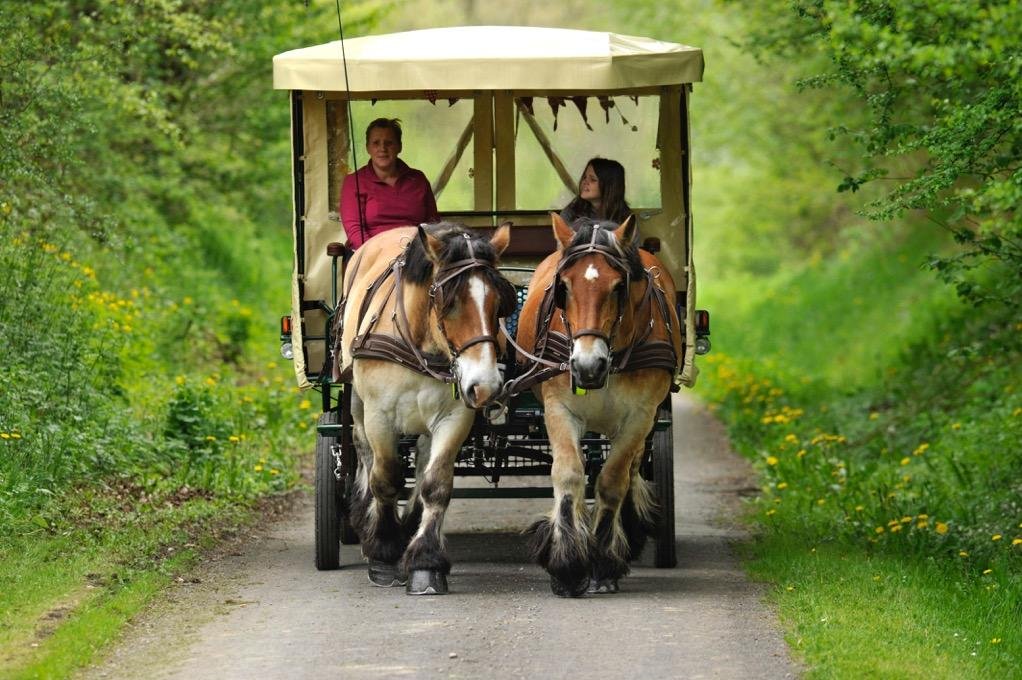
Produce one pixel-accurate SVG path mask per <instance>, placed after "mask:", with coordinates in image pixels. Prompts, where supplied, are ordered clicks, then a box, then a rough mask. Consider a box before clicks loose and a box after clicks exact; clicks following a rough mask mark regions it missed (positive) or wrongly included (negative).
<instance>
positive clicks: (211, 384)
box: [203, 377, 216, 387]
mask: <svg viewBox="0 0 1022 680" xmlns="http://www.w3.org/2000/svg"><path fill="white" fill-rule="evenodd" d="M203 382H204V383H206V384H207V385H209V386H210V387H213V386H214V385H216V380H214V379H213V378H212V377H210V378H206V379H205V380H203Z"/></svg>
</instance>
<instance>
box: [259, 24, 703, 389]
mask: <svg viewBox="0 0 1022 680" xmlns="http://www.w3.org/2000/svg"><path fill="white" fill-rule="evenodd" d="M345 74H347V75H345ZM702 75H703V55H702V51H701V50H700V49H699V48H696V47H689V46H686V45H681V44H678V43H672V42H664V41H660V40H654V39H651V38H642V37H635V36H627V35H619V34H616V33H609V32H599V31H581V30H572V29H563V28H533V27H524V26H462V27H453V28H434V29H425V30H418V31H408V32H403V33H392V34H388V35H375V36H365V37H360V38H349V39H347V40H345V41H344V43H343V51H342V43H341V42H340V41H334V42H330V43H325V44H322V45H315V46H312V47H305V48H301V49H296V50H291V51H289V52H284V53H282V54H278V55H276V56H275V57H274V58H273V86H274V88H276V89H281V90H289V91H290V92H291V113H292V120H291V122H292V129H291V133H292V160H293V169H294V177H293V179H294V185H293V187H294V203H295V213H294V218H295V219H294V236H295V267H294V277H293V280H292V318H293V319H294V320H295V323H294V332H293V338H292V339H293V343H294V347H295V350H296V351H295V357H294V359H295V361H294V363H295V372H296V375H297V378H298V384H299V385H300V386H301V387H303V388H304V387H309V386H310V384H311V383H310V379H311V380H315V381H322V380H324V379H325V376H326V375H328V373H329V372H328V371H324V370H323V368H322V367H324V366H326V365H327V362H328V360H329V356H328V353H327V351H326V346H327V345H326V342H325V340H326V339H327V334H328V324H327V321H328V319H329V316H330V314H332V310H333V308H334V304H335V299H334V298H336V288H337V279H336V277H335V275H334V269H333V267H334V265H333V264H332V262H331V259H330V258H328V257H327V256H326V255H325V249H326V245H327V244H328V243H330V242H332V241H344V240H345V238H346V237H345V234H344V230H343V228H342V226H341V224H340V222H339V218H338V215H337V212H336V207H337V194H338V191H339V187H340V184H341V182H342V180H343V178H344V176H345V175H346V174H347V173H349V172H351V171H352V169H353V168H351V167H350V166H349V163H348V157H349V154H350V152H351V149H352V142H353V140H351V139H350V138H349V132H348V126H349V123H350V122H351V121H350V119H349V117H350V115H351V114H350V109H349V108H348V107H347V106H346V104H347V103H348V102H352V101H354V102H363V103H366V102H369V103H375V102H376V101H378V100H382V101H389V100H394V101H398V100H408V101H418V100H422V101H428V102H430V103H431V104H435V102H436V100H437V98H445V99H448V101H450V102H451V104H452V105H453V104H454V103H455V102H461V104H460V106H459V108H458V110H459V111H464V110H465V109H466V108H468V109H470V115H469V117H468V119H467V126H466V127H465V128H464V130H463V132H462V133H461V134H460V135H457V140H456V142H455V144H454V148H453V151H452V154H451V156H450V158H448V160H447V162H446V164H445V165H444V166H443V167H442V168H441V171H440V172H439V173H437V175H436V176H435V177H430V180H431V181H432V182H433V186H434V191H438V190H441V189H442V188H443V186H444V184H445V183H446V182H447V180H448V179H450V176H451V172H452V171H453V170H454V169H455V167H458V164H459V162H461V158H462V156H464V158H465V163H464V165H466V166H470V167H469V170H468V173H467V174H468V177H470V178H471V180H470V181H471V185H470V191H471V196H470V197H469V199H468V200H469V201H470V202H471V209H470V210H461V211H454V212H453V213H448V212H445V208H444V205H443V204H441V206H440V211H441V214H442V215H444V216H449V214H453V217H452V219H455V220H456V221H459V222H463V223H465V224H466V225H468V226H471V227H473V228H480V229H487V228H493V226H495V225H496V224H499V223H500V221H502V220H504V219H511V220H512V221H513V222H514V225H515V226H514V231H513V236H512V243H511V247H510V248H509V250H508V252H507V253H505V256H506V259H510V258H509V257H508V256H514V257H519V258H520V259H519V260H518V261H515V262H521V263H526V264H528V263H535V262H538V261H539V259H541V257H542V256H543V255H545V254H547V253H549V252H551V251H552V249H553V247H554V243H553V239H552V236H551V233H550V217H549V213H548V212H547V211H548V210H549V209H550V208H551V207H552V206H550V205H545V204H544V205H519V203H521V202H523V201H521V200H520V199H522V198H523V196H524V195H519V193H518V192H517V186H518V184H517V182H518V176H517V174H516V165H517V164H518V163H519V162H521V161H522V160H523V159H522V158H519V153H520V152H521V147H520V146H519V144H518V142H519V135H521V136H522V137H523V138H524V137H526V136H527V135H530V134H531V135H532V136H533V137H534V138H535V140H536V143H537V145H538V148H539V152H538V153H541V154H545V156H546V159H547V160H548V161H549V164H550V166H552V167H553V168H554V169H555V170H556V173H555V175H554V181H555V182H559V183H560V184H563V185H565V186H567V187H569V188H570V190H571V191H574V186H575V182H576V179H575V177H576V172H577V170H578V168H576V167H574V165H570V164H568V165H566V164H565V163H564V162H563V159H562V158H561V157H559V155H558V152H557V151H558V150H557V149H556V148H555V146H556V144H555V143H554V142H555V141H556V140H552V139H551V137H552V136H553V135H552V133H554V132H556V131H557V129H558V128H557V125H556V116H557V108H556V106H555V104H556V105H557V106H563V105H564V101H565V100H566V99H570V100H571V101H572V102H573V103H574V104H575V105H576V106H578V105H579V101H581V102H582V103H583V104H584V102H586V101H587V100H588V99H590V98H595V99H596V100H597V102H596V103H597V104H599V105H600V106H601V107H603V109H604V111H606V112H607V114H606V115H607V116H609V111H610V109H611V108H612V107H614V102H613V98H614V97H621V96H624V97H628V98H632V99H634V100H635V103H636V106H638V101H639V100H640V99H643V100H644V101H646V102H649V103H648V104H646V105H647V106H649V107H650V108H649V109H648V110H649V111H650V112H651V114H652V116H653V120H652V122H651V123H650V125H649V126H648V127H645V128H644V130H649V131H650V132H651V134H650V135H648V136H647V137H646V139H647V140H648V144H649V153H650V155H649V156H648V157H647V158H648V160H649V161H652V163H651V167H655V168H656V171H655V177H656V178H655V180H654V181H655V183H656V185H655V188H656V191H657V195H658V201H659V202H658V203H657V204H656V205H648V206H647V205H635V204H634V203H633V205H632V207H633V212H634V214H635V215H636V218H637V219H638V221H639V227H640V234H641V235H642V236H643V237H655V238H657V239H659V240H660V242H661V249H660V252H659V254H658V256H659V258H660V260H661V262H662V263H663V265H664V267H665V268H666V269H667V271H669V272H670V273H671V275H672V277H673V278H674V281H675V284H676V286H677V293H678V296H679V302H680V304H682V305H683V306H684V308H685V309H684V316H685V329H686V333H685V344H686V350H685V357H684V362H683V366H682V370H681V375H680V377H679V381H680V382H681V383H682V384H684V385H689V386H691V385H692V384H693V382H694V380H695V377H696V374H697V369H696V366H695V364H694V356H695V352H694V342H695V331H694V316H693V314H694V308H695V293H696V290H695V270H694V267H693V263H692V253H691V236H692V218H691V207H690V206H691V201H690V185H691V173H690V166H691V158H690V152H689V140H688V134H689V120H688V102H689V96H690V92H691V88H692V83H694V82H698V81H701V80H702ZM537 98H538V99H543V98H545V99H546V101H547V102H548V104H550V106H549V107H544V110H545V109H546V108H550V109H551V110H552V111H553V116H554V125H553V128H552V130H550V129H549V128H544V127H543V126H542V125H541V124H540V122H538V121H537V117H536V113H535V111H534V109H533V107H532V101H533V99H537ZM622 103H623V102H622ZM579 110H580V111H581V112H582V113H583V119H584V117H585V113H584V109H583V108H581V107H580V108H579ZM631 110H634V109H629V111H631ZM617 111H618V113H620V111H621V109H620V107H619V108H618V109H617ZM629 115H632V114H631V113H629ZM621 119H622V120H623V119H624V116H623V115H622V116H621ZM519 122H520V123H521V125H519ZM626 122H627V121H626ZM586 127H587V128H588V129H589V130H592V129H593V128H591V127H589V124H588V121H586ZM631 129H632V130H635V129H636V128H635V127H632V128H631ZM544 130H546V132H544ZM622 139H625V138H624V137H622ZM632 139H633V140H634V139H635V138H632ZM355 143H357V142H355ZM624 143H629V142H624ZM583 144H584V143H583ZM580 148H584V147H581V146H580ZM636 148H639V147H636ZM641 148H645V147H641ZM523 153H524V152H523ZM645 160H646V159H644V161H645ZM576 164H577V160H576ZM636 167H637V166H634V165H633V168H636ZM460 176H462V177H463V176H464V175H460ZM527 200H528V199H526V200H525V202H527ZM646 208H648V209H646ZM512 251H515V252H512ZM522 260H524V262H522ZM299 319H300V320H301V323H298V320H299ZM299 348H301V349H300V350H299Z"/></svg>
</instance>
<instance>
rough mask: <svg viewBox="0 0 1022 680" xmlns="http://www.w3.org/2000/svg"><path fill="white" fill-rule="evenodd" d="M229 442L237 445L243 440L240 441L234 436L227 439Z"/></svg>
mask: <svg viewBox="0 0 1022 680" xmlns="http://www.w3.org/2000/svg"><path fill="white" fill-rule="evenodd" d="M227 441H229V442H231V443H234V444H237V443H238V442H240V441H241V439H239V438H238V436H237V435H233V434H232V435H231V436H230V437H228V438H227Z"/></svg>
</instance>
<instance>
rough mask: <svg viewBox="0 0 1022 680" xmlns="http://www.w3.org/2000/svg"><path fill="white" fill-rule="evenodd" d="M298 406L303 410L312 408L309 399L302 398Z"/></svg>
mask: <svg viewBox="0 0 1022 680" xmlns="http://www.w3.org/2000/svg"><path fill="white" fill-rule="evenodd" d="M298 408H300V409H302V410H303V411H304V410H305V409H310V408H312V402H311V401H309V400H308V399H302V401H301V403H299V404H298Z"/></svg>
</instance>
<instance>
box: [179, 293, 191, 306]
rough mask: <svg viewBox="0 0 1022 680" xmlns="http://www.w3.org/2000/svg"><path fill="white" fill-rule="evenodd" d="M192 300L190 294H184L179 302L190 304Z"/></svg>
mask: <svg viewBox="0 0 1022 680" xmlns="http://www.w3.org/2000/svg"><path fill="white" fill-rule="evenodd" d="M192 302H193V300H192V298H191V296H190V295H185V296H184V299H183V300H181V304H183V305H190V304H192Z"/></svg>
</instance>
